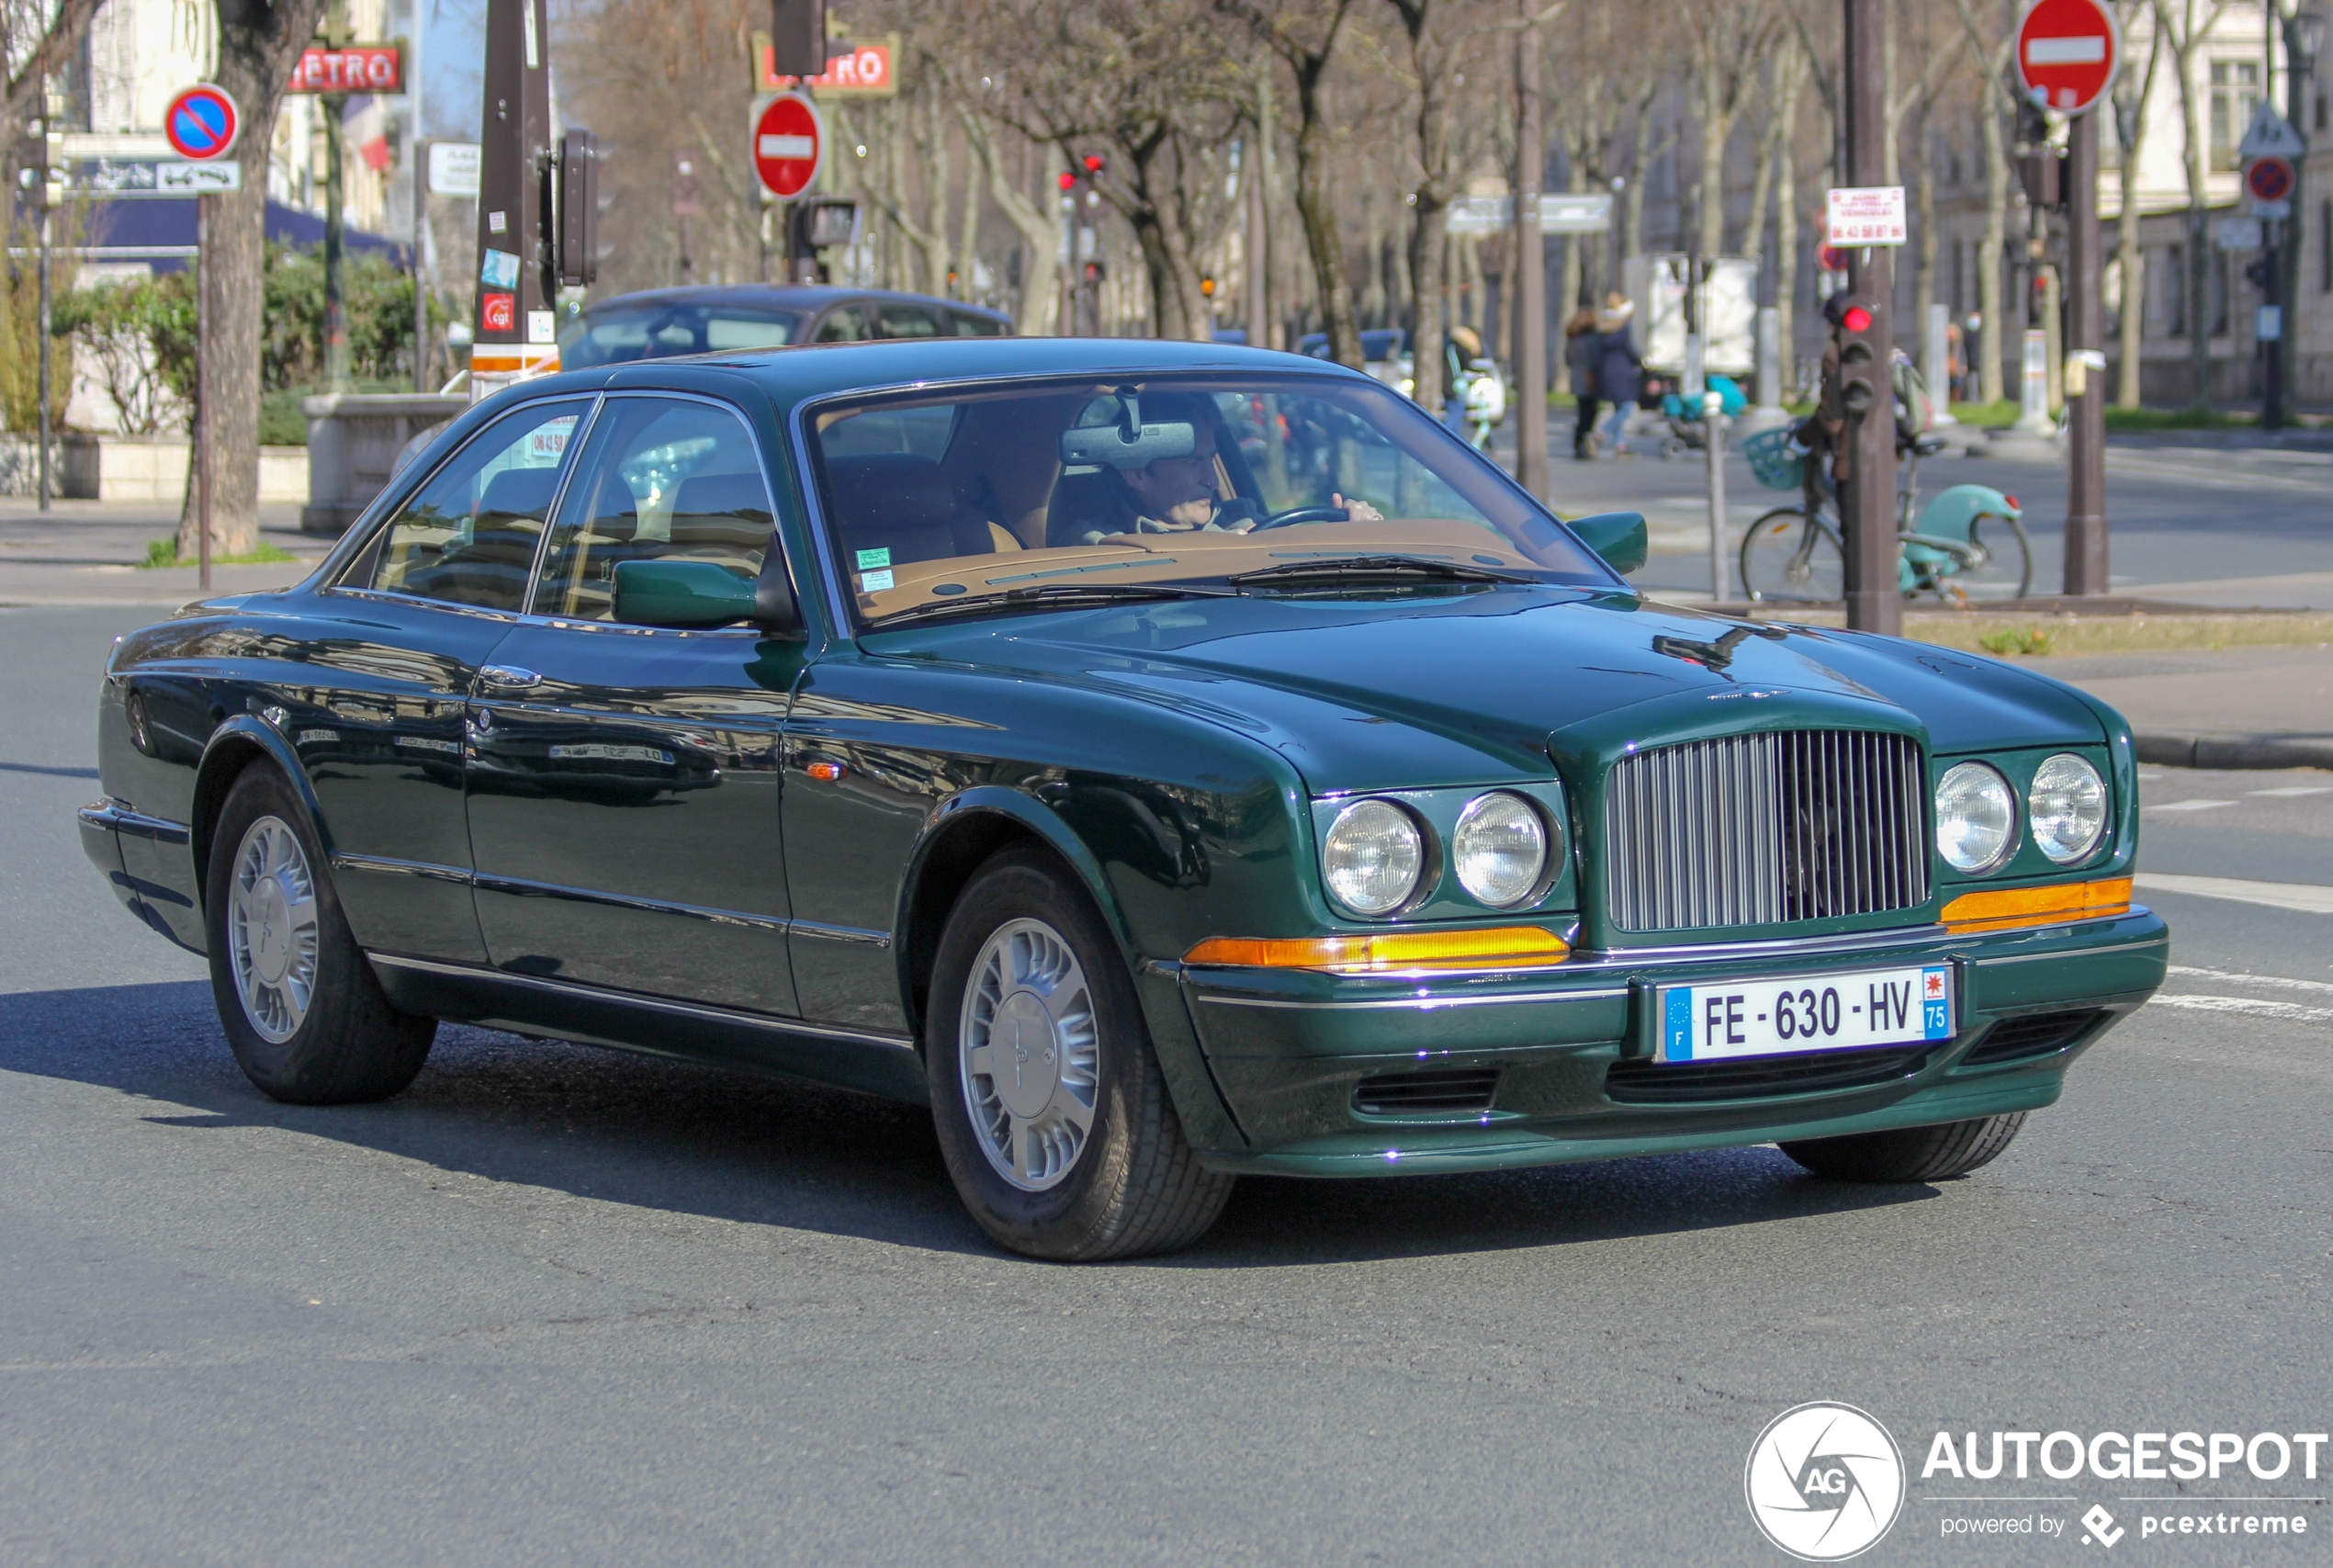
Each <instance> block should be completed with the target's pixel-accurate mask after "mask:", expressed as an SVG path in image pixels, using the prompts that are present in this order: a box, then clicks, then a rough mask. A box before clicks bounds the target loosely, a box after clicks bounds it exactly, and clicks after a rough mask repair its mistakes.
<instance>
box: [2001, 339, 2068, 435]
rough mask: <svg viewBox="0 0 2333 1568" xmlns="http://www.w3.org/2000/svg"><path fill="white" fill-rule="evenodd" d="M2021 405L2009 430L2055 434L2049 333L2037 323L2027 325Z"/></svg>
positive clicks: (2028, 433)
mask: <svg viewBox="0 0 2333 1568" xmlns="http://www.w3.org/2000/svg"><path fill="white" fill-rule="evenodd" d="M2019 395H2020V401H2021V404H2022V406H2021V407H2020V409H2019V412H2018V414H2017V423H2015V424H2012V425H2011V426H2010V427H2009V428H2010V432H2011V434H2016V435H2055V434H2057V423H2056V422H2055V421H2053V420H2052V419H2051V418H2050V417H2049V334H2048V333H2046V332H2043V331H2042V330H2041V329H2040V328H2038V327H2032V328H2028V329H2026V333H2025V364H2024V374H2023V377H2022V378H2021V384H2020V387H2019Z"/></svg>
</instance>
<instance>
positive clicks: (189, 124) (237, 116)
mask: <svg viewBox="0 0 2333 1568" xmlns="http://www.w3.org/2000/svg"><path fill="white" fill-rule="evenodd" d="M242 128H243V116H242V110H241V109H239V108H237V107H235V100H234V99H232V98H231V97H229V96H227V94H226V92H225V90H224V89H223V88H219V87H214V86H212V85H210V84H209V83H208V82H198V83H197V84H196V85H193V86H191V87H188V88H187V89H186V91H184V92H182V93H180V94H179V95H178V96H176V97H175V98H173V99H171V100H170V107H168V108H166V109H164V110H163V113H162V133H163V136H164V137H165V138H167V139H168V141H169V142H170V146H171V150H172V151H174V152H176V153H177V154H178V155H179V156H180V157H181V158H186V159H190V160H192V161H194V162H196V163H201V162H203V161H204V160H206V159H210V158H223V157H225V156H226V155H227V154H228V152H231V151H232V150H233V148H234V145H235V137H236V135H237V133H239V132H240V131H241V130H242Z"/></svg>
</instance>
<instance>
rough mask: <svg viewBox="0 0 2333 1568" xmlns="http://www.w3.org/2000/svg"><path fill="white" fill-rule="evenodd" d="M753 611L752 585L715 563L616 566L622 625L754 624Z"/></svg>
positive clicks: (633, 562) (640, 562) (634, 562)
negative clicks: (750, 622)
mask: <svg viewBox="0 0 2333 1568" xmlns="http://www.w3.org/2000/svg"><path fill="white" fill-rule="evenodd" d="M789 603H791V596H790V595H789ZM757 607H758V606H757V604H756V595H755V592H754V584H753V582H752V581H750V580H749V579H747V578H743V577H739V576H738V574H737V573H736V572H734V571H731V570H729V569H728V568H727V567H725V566H723V565H721V564H720V562H718V561H709V560H627V561H619V562H618V563H617V564H616V568H615V618H616V619H617V620H619V621H621V622H623V623H624V624H625V625H626V626H680V627H693V626H735V625H736V624H737V623H738V622H739V621H749V620H752V619H754V618H755V615H754V612H755V610H756V608H757Z"/></svg>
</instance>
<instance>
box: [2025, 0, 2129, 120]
mask: <svg viewBox="0 0 2333 1568" xmlns="http://www.w3.org/2000/svg"><path fill="white" fill-rule="evenodd" d="M2122 58H2123V33H2122V28H2119V27H2118V26H2116V25H2115V21H2114V13H2113V11H2112V10H2110V9H2109V8H2108V7H2107V6H2106V5H2105V4H2104V0H2034V4H2033V5H2031V6H2028V7H2027V8H2026V11H2025V15H2024V17H2023V20H2021V21H2020V22H2019V23H2018V24H2017V80H2018V82H2019V83H2020V84H2021V85H2023V87H2024V89H2025V96H2027V97H2029V98H2031V99H2032V100H2033V101H2034V103H2036V104H2039V105H2041V106H2042V107H2044V108H2047V109H2053V110H2055V111H2057V113H2059V114H2062V115H2068V116H2071V115H2079V114H2083V113H2086V112H2087V111H2088V110H2089V109H2090V108H2091V106H2092V105H2094V104H2096V103H2097V102H2098V101H2099V100H2100V99H2101V98H2102V97H2104V96H2106V90H2107V89H2108V88H2109V87H2111V86H2113V85H2114V72H2115V70H2116V68H2117V67H2119V66H2120V65H2121V63H2122Z"/></svg>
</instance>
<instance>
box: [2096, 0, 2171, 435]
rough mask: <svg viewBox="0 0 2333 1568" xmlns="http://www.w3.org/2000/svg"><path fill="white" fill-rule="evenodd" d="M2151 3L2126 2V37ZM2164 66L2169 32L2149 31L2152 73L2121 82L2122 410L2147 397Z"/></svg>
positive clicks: (2117, 225)
mask: <svg viewBox="0 0 2333 1568" xmlns="http://www.w3.org/2000/svg"><path fill="white" fill-rule="evenodd" d="M2145 3H2146V0H2125V4H2124V6H2123V17H2122V20H2123V36H2124V38H2125V39H2128V38H2129V37H2130V25H2131V23H2132V22H2133V21H2135V20H2136V14H2137V13H2138V12H2139V10H2140V9H2141V8H2142V7H2143V6H2144V5H2145ZM2162 63H2163V30H2162V28H2148V29H2147V70H2146V72H2145V73H2143V74H2142V75H2141V76H2140V77H2139V79H2138V81H2137V82H2136V85H2135V86H2134V84H2133V83H2132V80H2131V73H2129V72H2128V71H2127V70H2125V71H2124V73H2122V75H2121V78H2120V79H2119V80H2118V81H2117V82H2116V83H2115V87H2116V89H2117V90H2116V92H2115V94H2114V102H2113V114H2114V131H2115V135H2116V136H2117V137H2118V138H2119V139H2120V141H2121V146H2122V152H2123V161H2122V169H2121V171H2120V173H2121V175H2122V210H2121V211H2119V212H2118V213H2116V214H2115V217H2114V262H2115V273H2116V276H2118V278H2119V279H2120V281H2121V284H2122V309H2121V310H2120V312H2119V316H2120V320H2119V321H2117V322H2116V325H2117V327H2118V328H2119V331H2118V332H2117V333H2116V335H2117V336H2118V337H2119V338H2120V339H2121V340H2122V343H2121V351H2122V365H2121V367H2119V369H2118V370H2117V372H2116V375H2115V384H2114V406H2115V407H2117V408H2125V409H2135V408H2136V407H2138V405H2139V400H2140V398H2141V396H2142V395H2143V386H2142V382H2141V379H2140V371H2141V370H2142V369H2143V368H2144V366H2143V365H2142V364H2141V355H2143V354H2144V353H2145V352H2146V334H2147V253H2146V252H2145V251H2143V250H2142V249H2140V248H2139V243H2138V161H2139V157H2140V154H2141V153H2142V152H2143V151H2144V150H2145V148H2146V146H2147V99H2149V98H2151V97H2153V96H2155V77H2156V73H2157V72H2158V70H2159V69H2160V68H2161V66H2162ZM2102 107H2104V106H2102Z"/></svg>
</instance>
